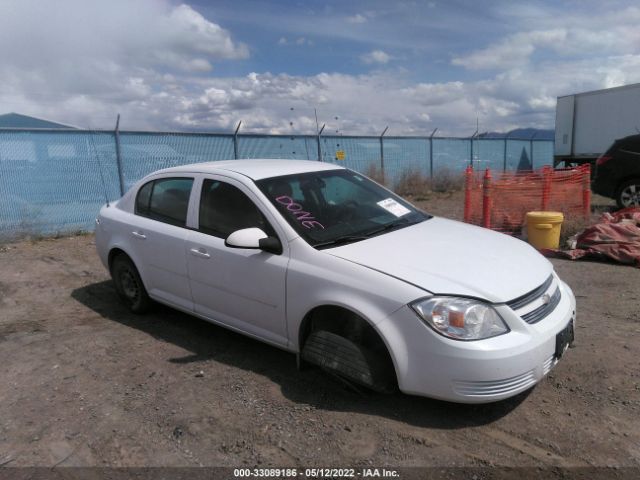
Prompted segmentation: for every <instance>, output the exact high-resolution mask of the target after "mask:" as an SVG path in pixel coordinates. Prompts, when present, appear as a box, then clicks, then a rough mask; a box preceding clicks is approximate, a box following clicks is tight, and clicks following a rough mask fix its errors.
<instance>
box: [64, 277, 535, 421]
mask: <svg viewBox="0 0 640 480" xmlns="http://www.w3.org/2000/svg"><path fill="white" fill-rule="evenodd" d="M71 296H72V297H73V298H74V299H75V300H77V301H78V302H80V303H82V304H83V305H85V306H87V307H88V308H90V309H91V310H93V311H95V312H96V313H98V314H99V315H100V316H102V317H103V318H105V319H107V320H111V321H115V322H118V323H121V324H122V325H126V326H127V327H130V328H135V329H138V330H140V331H143V332H145V333H147V334H149V335H151V336H153V337H154V338H157V339H160V340H162V341H164V342H168V343H172V344H174V345H177V346H179V347H180V348H182V349H184V350H187V351H188V352H190V354H189V355H186V356H184V357H180V358H172V359H169V361H170V362H172V363H177V364H190V363H196V362H202V361H207V360H213V361H216V362H221V363H225V364H227V365H231V366H234V367H237V368H241V369H245V370H249V371H252V372H255V373H257V374H260V375H264V376H266V377H268V378H269V379H270V380H271V381H273V382H274V383H276V384H278V385H279V386H280V388H281V391H282V394H283V395H284V396H285V397H286V398H287V399H289V400H291V401H293V402H296V403H302V404H307V405H312V406H314V407H316V408H318V409H324V410H333V411H348V412H359V413H363V414H368V415H377V416H382V417H386V418H390V419H393V420H396V421H401V422H405V423H407V424H411V425H414V426H421V427H430V428H438V429H458V428H464V427H469V426H479V425H485V424H489V423H492V422H494V421H496V420H498V419H500V418H502V417H503V416H505V415H507V414H508V413H510V412H511V411H513V409H515V408H516V407H517V406H518V405H520V404H521V403H522V402H523V401H524V400H525V398H526V397H527V396H528V395H529V393H530V392H531V390H528V391H526V392H523V393H522V394H520V395H517V396H515V397H512V398H510V399H508V400H503V401H500V402H496V403H491V404H485V405H462V404H455V403H450V402H444V401H439V400H433V399H428V398H423V397H417V396H412V395H405V394H403V393H400V392H398V393H395V394H392V395H383V394H376V393H372V392H359V391H354V390H352V389H350V388H348V387H347V386H345V385H344V384H342V383H341V382H339V381H338V380H336V379H334V378H333V377H331V376H330V375H328V374H326V373H324V372H322V371H320V370H319V369H317V368H314V367H308V368H305V369H304V370H303V371H298V369H297V368H296V362H295V356H294V355H293V354H292V353H289V352H285V351H283V350H280V349H278V348H275V347H272V346H269V345H267V344H265V343H262V342H259V341H257V340H253V339H251V338H249V337H246V336H244V335H241V334H238V333H235V332H232V331H230V330H228V329H226V328H223V327H219V326H217V325H213V324H211V323H208V322H206V321H203V320H200V319H198V318H196V317H193V316H191V315H187V314H185V313H182V312H179V311H177V310H174V309H172V308H169V307H165V306H163V305H157V306H156V307H155V308H154V309H153V311H152V312H150V313H148V314H146V315H143V316H140V315H134V314H132V313H130V312H129V311H128V309H127V308H126V307H125V306H124V305H123V304H122V302H121V301H120V299H119V298H118V296H117V294H116V291H115V289H114V287H113V284H112V282H111V281H103V282H99V283H94V284H90V285H87V286H84V287H81V288H78V289H76V290H74V291H73V292H72V293H71Z"/></svg>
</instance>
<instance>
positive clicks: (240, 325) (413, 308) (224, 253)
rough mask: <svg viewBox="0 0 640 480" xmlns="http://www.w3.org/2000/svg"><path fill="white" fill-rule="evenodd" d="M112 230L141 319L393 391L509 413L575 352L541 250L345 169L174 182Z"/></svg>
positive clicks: (563, 303) (112, 265) (108, 226)
mask: <svg viewBox="0 0 640 480" xmlns="http://www.w3.org/2000/svg"><path fill="white" fill-rule="evenodd" d="M96 223H97V225H96V245H97V249H98V253H99V255H100V258H101V260H102V262H103V263H104V265H105V266H106V267H107V268H108V269H109V271H110V273H111V276H112V277H113V280H114V283H115V287H116V290H117V292H118V294H119V295H120V296H121V297H122V299H123V300H124V301H125V302H126V303H127V305H128V306H129V308H130V309H131V310H132V311H133V312H136V313H142V312H144V311H145V310H147V309H148V308H149V306H150V305H151V303H152V300H155V301H157V302H160V303H163V304H166V305H169V306H171V307H173V308H176V309H178V310H182V311H184V312H188V313H190V314H192V315H195V316H198V317H200V318H202V319H204V320H207V321H210V322H214V323H216V324H219V325H222V326H225V327H227V328H230V329H233V330H236V331H238V332H242V333H244V334H246V335H249V336H251V337H254V338H256V339H259V340H262V341H264V342H267V343H270V344H272V345H274V346H277V347H280V348H283V349H285V350H288V351H291V352H294V353H296V354H297V359H298V362H299V364H300V365H302V364H315V365H319V366H320V367H322V368H323V369H325V370H328V371H330V372H331V373H333V374H335V375H339V376H340V377H342V378H343V379H345V380H347V381H349V382H352V383H355V384H359V385H362V386H365V387H368V388H371V389H373V390H377V391H393V390H394V389H396V388H399V389H400V390H401V391H402V392H405V393H410V394H417V395H424V396H428V397H433V398H439V399H444V400H450V401H455V402H464V403H480V402H492V401H496V400H500V399H504V398H507V397H511V396H513V395H516V394H517V393H519V392H522V391H524V390H526V389H528V388H530V387H532V386H533V385H535V384H536V383H537V382H538V381H539V380H541V379H542V378H543V376H544V375H545V374H546V373H547V372H549V370H550V369H551V368H552V367H553V366H554V365H555V364H556V363H557V361H558V360H559V359H560V357H562V355H563V353H564V352H565V350H566V348H567V346H568V345H569V344H570V343H571V342H572V341H573V329H574V322H575V308H576V305H575V298H574V295H573V293H572V292H571V289H570V288H569V286H568V285H567V284H566V283H564V282H563V281H562V280H560V278H558V276H557V275H556V273H555V272H554V270H553V266H552V265H551V263H550V262H548V261H547V260H546V259H545V258H544V257H542V256H541V255H540V254H539V253H538V252H537V251H536V250H535V249H533V248H532V247H530V246H529V245H528V244H526V243H524V242H522V241H520V240H517V239H514V238H511V237H509V236H507V235H503V234H500V233H495V232H493V231H490V230H486V229H482V228H479V227H474V226H470V225H466V224H463V223H459V222H455V221H452V220H446V219H444V218H437V217H433V216H431V215H428V214H426V213H424V212H422V211H420V210H418V209H417V208H415V207H414V206H413V205H411V204H410V203H408V202H407V201H405V200H403V199H402V198H400V197H398V196H396V195H395V194H394V193H392V192H391V191H389V190H387V189H385V188H384V187H381V186H380V185H378V184H376V183H374V182H372V181H371V180H369V179H368V178H366V177H365V176H363V175H361V174H359V173H356V172H353V171H351V170H348V169H345V168H341V167H338V166H336V165H331V164H325V163H319V162H309V161H295V160H233V161H221V162H211V163H199V164H195V165H186V166H181V167H176V168H170V169H166V170H161V171H158V172H155V173H153V174H151V175H148V176H147V177H145V178H143V179H142V180H141V181H139V182H138V183H137V184H136V185H134V186H133V188H132V189H131V190H130V191H128V192H127V193H126V194H125V195H124V196H123V197H122V198H121V199H120V200H118V201H117V202H114V203H111V204H108V205H105V206H104V207H103V208H102V209H101V211H100V214H99V216H98V218H97V219H96Z"/></svg>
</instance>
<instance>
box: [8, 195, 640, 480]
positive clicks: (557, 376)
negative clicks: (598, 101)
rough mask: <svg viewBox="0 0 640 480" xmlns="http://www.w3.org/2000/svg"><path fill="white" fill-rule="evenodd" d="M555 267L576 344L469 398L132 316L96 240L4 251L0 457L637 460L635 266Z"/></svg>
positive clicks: (198, 324) (175, 462) (163, 314)
mask: <svg viewBox="0 0 640 480" xmlns="http://www.w3.org/2000/svg"><path fill="white" fill-rule="evenodd" d="M446 203H447V202H446V200H442V199H441V201H440V204H441V205H440V204H439V205H440V206H439V207H437V208H435V209H434V210H437V209H438V208H442V210H444V211H445V212H446V210H447V209H446V208H445V207H444V206H443V205H445V204H446ZM455 203H456V204H457V203H458V202H457V201H456V202H455ZM454 216H455V215H454ZM553 263H554V264H555V266H556V269H557V271H558V272H559V274H560V276H561V277H562V278H563V279H564V280H566V281H567V282H568V283H569V284H570V285H571V287H572V288H573V289H574V292H575V294H576V296H577V301H578V322H577V331H576V335H577V341H576V343H575V348H573V349H571V350H569V351H568V352H567V354H566V355H565V357H564V358H563V360H562V361H561V362H560V363H559V364H558V365H557V366H556V367H555V368H554V370H552V372H551V373H550V375H549V376H548V377H547V378H545V379H544V380H543V381H542V382H541V383H540V384H539V385H538V386H536V387H535V388H534V389H533V390H530V391H528V392H525V393H524V394H522V395H520V396H518V397H516V398H514V399H511V400H508V401H503V402H499V403H496V404H491V405H484V406H465V405H456V404H450V403H446V402H440V401H435V400H429V399H426V398H419V397H412V396H407V395H403V394H395V395H392V396H385V395H376V394H365V395H363V394H359V393H356V392H353V391H351V390H348V389H346V388H345V387H344V386H343V385H341V384H340V383H337V382H336V381H334V380H333V379H332V378H330V377H328V376H326V375H324V374H322V373H321V372H319V371H317V370H314V369H310V370H306V371H303V372H298V371H297V370H296V367H295V358H294V356H293V355H292V354H290V353H286V352H283V351H280V350H278V349H275V348H272V347H269V346H267V345H264V344H262V343H259V342H257V341H253V340H250V339H248V338H245V337H243V336H241V335H238V334H235V333H232V332H230V331H227V330H225V329H223V328H220V327H217V326H214V325H211V324H208V323H206V322H203V321H201V320H198V319H195V318H192V317H189V316H187V315H185V314H182V313H179V312H177V311H174V310H172V309H169V308H165V307H161V306H158V307H157V308H156V309H155V310H154V311H153V312H152V313H150V314H148V315H146V316H143V317H138V316H134V315H132V314H130V313H128V311H127V310H126V309H125V308H124V307H123V305H122V304H121V303H120V301H119V300H118V298H117V296H116V293H115V290H114V288H113V285H112V283H111V281H110V280H109V278H108V275H107V272H106V271H105V270H104V268H103V267H102V265H101V264H100V263H99V260H98V258H97V256H96V254H95V247H94V244H93V237H92V236H90V235H87V236H77V237H70V238H61V239H55V240H41V241H35V242H32V241H24V242H20V243H14V244H9V245H4V246H0V266H1V267H0V362H1V364H0V371H1V372H2V376H1V378H2V387H1V388H0V465H6V466H13V467H15V466H47V467H51V466H114V467H117V466H201V465H207V466H234V467H236V466H279V467H282V466H320V467H336V466H345V465H352V466H353V465H376V466H382V465H388V466H394V467H400V466H464V467H485V466H512V467H522V466H532V467H540V468H546V467H550V466H553V467H591V466H600V467H602V466H611V467H625V466H626V467H636V468H638V467H640V368H639V366H640V342H639V339H640V313H639V309H638V304H639V300H640V298H639V297H640V288H639V287H640V269H635V268H631V267H624V266H617V265H612V264H605V263H593V262H569V261H564V260H553ZM636 472H637V471H636ZM558 476H559V477H561V476H562V472H559V473H558Z"/></svg>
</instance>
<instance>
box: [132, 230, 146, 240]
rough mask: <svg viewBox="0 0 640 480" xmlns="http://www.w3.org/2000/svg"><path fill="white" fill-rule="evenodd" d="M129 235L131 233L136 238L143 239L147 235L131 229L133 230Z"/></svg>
mask: <svg viewBox="0 0 640 480" xmlns="http://www.w3.org/2000/svg"><path fill="white" fill-rule="evenodd" d="M131 235H133V236H134V237H136V238H139V239H140V240H144V239H146V238H147V236H146V235H145V234H144V233H142V232H136V231H133V232H131Z"/></svg>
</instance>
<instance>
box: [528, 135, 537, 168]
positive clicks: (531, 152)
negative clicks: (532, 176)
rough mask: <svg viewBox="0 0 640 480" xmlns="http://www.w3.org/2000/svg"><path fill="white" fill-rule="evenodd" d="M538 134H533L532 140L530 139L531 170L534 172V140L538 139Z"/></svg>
mask: <svg viewBox="0 0 640 480" xmlns="http://www.w3.org/2000/svg"><path fill="white" fill-rule="evenodd" d="M537 134H538V132H533V135H531V138H530V139H529V154H530V155H531V170H533V139H534V138H536V135H537Z"/></svg>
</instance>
